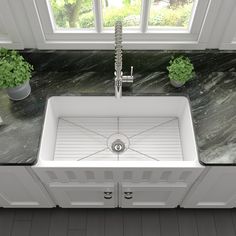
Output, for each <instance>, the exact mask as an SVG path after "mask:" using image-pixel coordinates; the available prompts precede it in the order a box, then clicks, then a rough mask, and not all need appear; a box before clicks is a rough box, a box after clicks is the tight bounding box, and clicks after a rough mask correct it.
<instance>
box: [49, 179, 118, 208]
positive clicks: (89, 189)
mask: <svg viewBox="0 0 236 236" xmlns="http://www.w3.org/2000/svg"><path fill="white" fill-rule="evenodd" d="M49 190H50V192H51V193H52V194H53V197H54V199H55V201H56V202H57V204H58V205H59V206H60V207H65V208H70V207H74V208H76V207H81V208H82V207H86V208H88V207H96V208H99V207H102V208H106V207H117V191H116V186H115V185H114V184H113V183H104V184H79V183H65V184H63V183H51V184H49Z"/></svg>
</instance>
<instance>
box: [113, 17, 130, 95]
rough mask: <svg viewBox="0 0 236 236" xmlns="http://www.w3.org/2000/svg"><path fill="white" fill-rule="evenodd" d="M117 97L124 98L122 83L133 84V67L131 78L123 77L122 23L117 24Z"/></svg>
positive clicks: (117, 22)
mask: <svg viewBox="0 0 236 236" xmlns="http://www.w3.org/2000/svg"><path fill="white" fill-rule="evenodd" d="M114 74H115V96H116V98H121V97H122V83H133V79H134V78H133V66H131V73H130V75H129V76H123V72H122V22H121V21H116V24H115V72H114Z"/></svg>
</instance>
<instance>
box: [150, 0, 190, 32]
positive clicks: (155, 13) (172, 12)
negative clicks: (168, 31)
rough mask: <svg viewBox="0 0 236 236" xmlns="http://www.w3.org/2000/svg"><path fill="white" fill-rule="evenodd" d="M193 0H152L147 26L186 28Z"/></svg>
mask: <svg viewBox="0 0 236 236" xmlns="http://www.w3.org/2000/svg"><path fill="white" fill-rule="evenodd" d="M193 4H194V0H169V1H166V0H152V1H151V7H150V14H149V19H148V26H150V27H169V28H170V27H178V28H185V29H187V28H188V26H189V23H190V19H191V16H192V13H193V11H192V10H193Z"/></svg>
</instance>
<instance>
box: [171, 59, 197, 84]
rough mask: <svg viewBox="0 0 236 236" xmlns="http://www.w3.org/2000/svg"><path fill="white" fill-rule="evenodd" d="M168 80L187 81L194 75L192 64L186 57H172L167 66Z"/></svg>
mask: <svg viewBox="0 0 236 236" xmlns="http://www.w3.org/2000/svg"><path fill="white" fill-rule="evenodd" d="M167 70H168V71H169V78H170V80H175V81H179V82H183V83H185V82H187V81H188V80H190V79H192V78H193V76H194V66H193V64H192V63H191V61H190V59H189V58H188V57H184V56H179V57H176V58H174V57H172V58H171V60H170V65H169V66H168V67H167Z"/></svg>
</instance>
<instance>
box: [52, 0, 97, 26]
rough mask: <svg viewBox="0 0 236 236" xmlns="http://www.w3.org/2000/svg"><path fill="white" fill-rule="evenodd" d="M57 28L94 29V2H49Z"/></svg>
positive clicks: (69, 0)
mask: <svg viewBox="0 0 236 236" xmlns="http://www.w3.org/2000/svg"><path fill="white" fill-rule="evenodd" d="M49 2H50V5H51V9H52V13H53V15H54V21H55V24H56V28H63V29H66V28H76V29H80V28H86V29H89V28H94V25H95V24H94V13H93V0H49Z"/></svg>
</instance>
